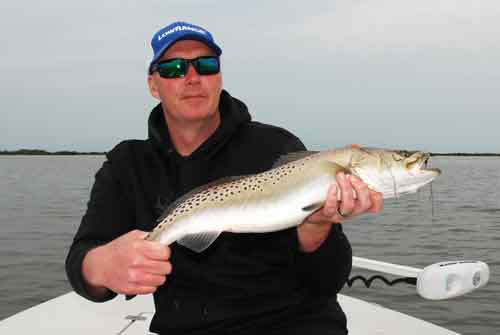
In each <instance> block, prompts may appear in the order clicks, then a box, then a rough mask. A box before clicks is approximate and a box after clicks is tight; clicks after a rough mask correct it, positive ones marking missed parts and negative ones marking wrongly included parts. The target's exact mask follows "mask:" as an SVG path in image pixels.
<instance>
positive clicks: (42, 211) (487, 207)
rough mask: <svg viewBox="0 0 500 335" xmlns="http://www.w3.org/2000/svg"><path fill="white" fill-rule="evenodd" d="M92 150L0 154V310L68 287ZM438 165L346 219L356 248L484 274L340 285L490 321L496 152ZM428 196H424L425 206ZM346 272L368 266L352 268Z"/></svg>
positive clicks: (461, 326) (499, 284)
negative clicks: (458, 288) (429, 182)
mask: <svg viewBox="0 0 500 335" xmlns="http://www.w3.org/2000/svg"><path fill="white" fill-rule="evenodd" d="M102 161H103V157H102V156H69V157H65V156H59V157H58V156H54V157H53V156H40V157H18V156H10V157H7V156H3V157H1V156H0V319H3V318H5V317H8V316H10V315H12V314H14V313H16V312H19V311H21V310H23V309H25V308H27V307H30V306H33V305H35V304H38V303H40V302H42V301H45V300H48V299H50V298H53V297H56V296H58V295H60V294H63V293H66V292H68V291H69V290H70V287H69V285H68V283H67V282H66V278H65V273H64V258H65V255H66V251H67V248H68V246H69V245H70V243H71V240H72V237H73V234H74V232H75V231H76V229H77V227H78V225H79V222H80V218H81V216H82V214H83V211H84V209H85V203H86V201H87V198H88V195H89V190H90V187H91V184H92V183H93V175H94V173H95V172H96V170H97V169H98V167H99V166H100V165H101V163H102ZM432 164H433V165H434V166H437V167H440V168H441V169H442V170H443V172H444V175H443V176H441V177H440V178H439V179H438V180H437V181H436V182H435V183H434V184H433V201H431V200H430V190H429V188H427V189H424V190H423V191H422V192H420V193H419V194H416V195H412V196H407V197H404V198H402V199H398V200H393V201H386V204H385V210H384V213H383V214H382V215H377V216H369V217H364V218H362V219H357V220H355V221H352V222H349V223H346V224H345V225H344V227H345V230H346V232H347V234H348V236H349V238H350V240H351V243H352V245H353V249H354V253H355V255H356V256H361V257H368V258H375V259H377V260H382V261H386V262H391V263H397V264H405V265H410V266H417V267H424V266H426V265H429V264H432V263H436V262H440V261H444V260H455V259H477V260H482V261H485V262H487V263H488V264H489V265H490V270H491V278H490V282H489V284H488V285H487V286H486V287H485V288H483V289H482V290H479V291H477V292H474V293H471V294H470V295H467V296H464V297H460V298H455V299H452V300H448V301H445V302H435V301H426V300H424V299H422V298H420V297H419V296H418V295H417V294H416V291H415V288H412V287H410V286H406V285H400V286H394V287H386V286H384V285H383V284H381V283H377V282H375V283H374V284H372V286H371V288H370V289H367V288H364V287H363V286H362V284H361V283H359V282H357V283H355V284H354V285H353V287H351V288H348V287H345V288H344V290H343V293H344V294H349V295H352V296H355V297H359V298H363V299H365V300H368V301H372V302H376V303H378V304H380V305H383V306H386V307H389V308H392V309H395V310H398V311H401V312H403V313H407V314H410V315H413V316H416V317H419V318H423V319H425V320H428V321H431V322H433V323H436V324H438V325H441V326H444V327H447V328H450V329H452V330H455V331H457V332H459V333H462V334H482V335H486V334H498V332H499V331H500V313H499V312H498V310H499V305H500V276H499V274H498V272H499V269H500V266H499V265H500V248H499V246H500V159H499V158H441V157H436V158H433V160H432ZM432 204H434V206H432ZM354 274H365V275H370V274H371V273H369V272H367V271H361V270H358V269H354V271H353V275H354Z"/></svg>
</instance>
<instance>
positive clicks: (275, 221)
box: [213, 175, 333, 233]
mask: <svg viewBox="0 0 500 335" xmlns="http://www.w3.org/2000/svg"><path fill="white" fill-rule="evenodd" d="M332 181H333V179H332V178H330V177H329V176H326V175H324V176H321V177H318V178H316V179H314V180H312V181H310V182H309V183H306V184H304V185H301V186H300V187H299V188H298V189H296V190H294V191H293V192H282V194H279V195H276V196H273V197H269V198H268V197H263V198H261V199H258V200H255V199H253V200H252V201H249V202H248V203H246V204H243V205H240V206H235V207H233V208H227V209H224V210H222V209H221V210H216V211H214V212H213V219H214V220H217V221H218V222H217V223H216V222H214V225H216V224H218V225H221V226H222V227H223V228H222V230H223V231H230V232H234V233H266V232H273V231H277V230H282V229H286V228H290V227H294V226H297V225H299V224H300V223H302V221H303V220H304V219H305V218H306V217H307V216H308V215H310V214H311V212H310V211H305V210H303V208H304V207H307V206H309V205H311V204H315V203H321V202H324V201H325V199H326V195H327V192H328V188H329V187H330V184H331V183H332Z"/></svg>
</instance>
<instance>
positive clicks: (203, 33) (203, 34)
mask: <svg viewBox="0 0 500 335" xmlns="http://www.w3.org/2000/svg"><path fill="white" fill-rule="evenodd" d="M179 40H197V41H200V42H202V43H205V44H206V45H208V46H209V47H210V48H211V49H212V50H213V51H214V52H215V54H216V55H217V56H220V55H221V54H222V50H221V48H219V46H218V45H217V44H215V40H214V38H213V37H212V34H210V33H209V32H208V31H207V30H206V29H204V28H202V27H199V26H196V25H194V24H191V23H187V22H181V21H178V22H174V23H172V24H169V25H168V26H166V27H164V28H162V29H160V30H159V31H158V32H156V33H155V34H154V35H153V38H152V39H151V47H152V48H153V60H151V63H150V64H149V71H150V72H151V66H153V64H154V63H156V62H157V61H158V60H159V59H160V58H161V56H162V55H163V54H164V53H165V51H167V49H168V48H169V47H171V46H172V45H173V44H174V43H175V42H177V41H179Z"/></svg>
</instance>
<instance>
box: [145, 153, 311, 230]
mask: <svg viewBox="0 0 500 335" xmlns="http://www.w3.org/2000/svg"><path fill="white" fill-rule="evenodd" d="M313 156H315V155H311V156H308V157H305V158H302V159H299V160H296V161H292V162H289V163H286V164H284V165H281V166H278V167H276V168H274V169H271V170H268V171H265V172H262V173H259V174H256V175H251V176H246V177H241V179H237V180H233V181H229V182H222V183H221V184H218V185H214V186H212V187H209V188H207V189H204V190H202V191H200V192H195V193H194V194H193V195H191V196H188V197H187V198H186V199H185V200H184V201H182V202H181V203H180V204H179V205H178V206H177V207H175V209H174V210H173V211H172V212H171V213H170V214H168V215H167V216H166V217H165V218H164V219H163V220H162V221H161V222H160V223H159V224H158V225H157V226H156V227H155V229H154V230H153V231H152V232H151V233H150V234H149V235H148V237H147V239H154V236H155V235H156V234H158V233H160V231H161V230H164V229H166V227H168V226H169V225H170V224H172V223H174V222H175V221H177V220H178V219H180V218H181V217H183V216H187V215H190V214H191V213H193V212H195V211H196V210H197V209H201V208H206V207H212V206H214V205H215V206H217V205H221V204H224V203H235V202H243V201H245V200H247V199H249V198H251V197H252V196H256V195H259V194H262V193H265V192H266V190H267V191H268V192H271V191H272V189H274V188H275V187H278V186H279V184H280V182H282V181H285V178H286V177H288V176H290V175H291V174H293V173H300V172H302V170H304V169H305V168H306V164H307V163H308V162H310V161H311V160H312V157H313Z"/></svg>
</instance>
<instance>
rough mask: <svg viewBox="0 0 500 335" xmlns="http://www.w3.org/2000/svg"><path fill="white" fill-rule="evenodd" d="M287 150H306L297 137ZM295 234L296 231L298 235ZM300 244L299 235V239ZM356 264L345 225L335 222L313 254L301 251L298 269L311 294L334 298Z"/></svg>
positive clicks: (298, 252)
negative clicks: (344, 229) (353, 260)
mask: <svg viewBox="0 0 500 335" xmlns="http://www.w3.org/2000/svg"><path fill="white" fill-rule="evenodd" d="M285 149H286V152H294V151H302V150H306V147H305V146H304V144H303V143H302V142H301V141H300V140H299V139H298V138H296V137H295V138H294V139H293V140H290V141H289V142H288V143H287V144H286V145H285ZM295 237H297V236H296V234H295ZM295 243H296V245H297V246H298V238H297V240H296V241H295ZM351 267H352V250H351V245H350V243H349V240H348V239H347V236H346V235H345V234H344V232H343V231H342V225H341V224H334V225H333V226H332V229H331V230H330V234H329V235H328V237H327V239H326V240H325V241H324V242H323V243H322V244H321V246H320V247H319V248H318V249H317V250H316V251H315V252H312V253H305V252H300V251H298V250H297V257H296V270H297V273H298V275H299V277H300V280H301V281H302V283H303V285H304V286H305V287H306V288H307V290H308V291H309V293H310V295H312V296H318V297H324V298H327V297H331V296H334V295H335V294H336V293H338V292H339V291H340V290H341V288H342V287H343V286H344V284H345V283H346V281H347V279H348V277H349V274H350V273H351Z"/></svg>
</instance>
